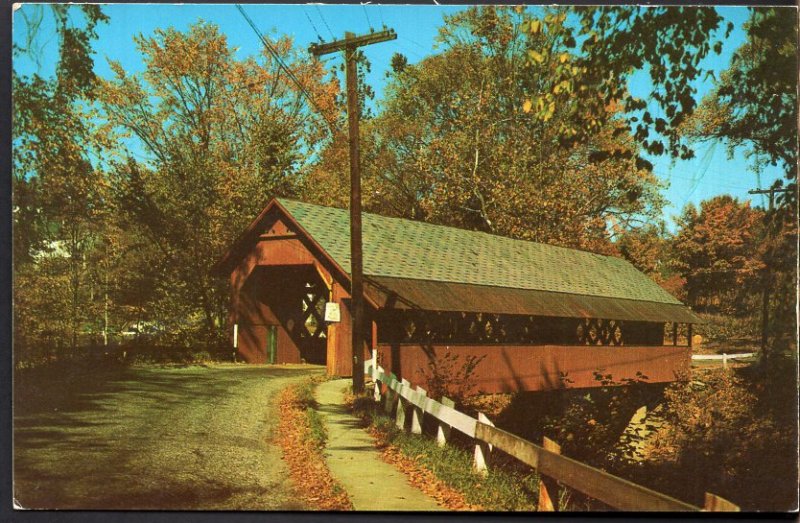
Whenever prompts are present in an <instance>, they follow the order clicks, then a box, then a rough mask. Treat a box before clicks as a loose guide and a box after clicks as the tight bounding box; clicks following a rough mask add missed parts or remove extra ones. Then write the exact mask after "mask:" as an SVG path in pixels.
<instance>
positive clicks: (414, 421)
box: [411, 385, 428, 434]
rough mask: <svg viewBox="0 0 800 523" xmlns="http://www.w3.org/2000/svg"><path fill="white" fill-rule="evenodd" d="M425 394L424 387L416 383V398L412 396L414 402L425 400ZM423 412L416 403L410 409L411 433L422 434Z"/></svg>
mask: <svg viewBox="0 0 800 523" xmlns="http://www.w3.org/2000/svg"><path fill="white" fill-rule="evenodd" d="M427 395H428V393H427V392H426V391H425V389H423V388H422V387H420V386H419V385H417V391H416V398H414V399H415V401H414V403H421V402H423V401H425V397H426V396H427ZM424 413H425V412H424V411H423V410H422V408H421V407H419V406H418V405H414V408H413V410H412V411H411V433H412V434H422V416H423V414H424Z"/></svg>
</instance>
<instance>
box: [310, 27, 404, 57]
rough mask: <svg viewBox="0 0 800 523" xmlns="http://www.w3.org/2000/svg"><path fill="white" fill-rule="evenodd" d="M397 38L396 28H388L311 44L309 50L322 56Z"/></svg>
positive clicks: (315, 54)
mask: <svg viewBox="0 0 800 523" xmlns="http://www.w3.org/2000/svg"><path fill="white" fill-rule="evenodd" d="M396 38H397V33H395V32H394V29H387V30H385V31H378V32H376V33H370V34H366V35H362V36H352V37H347V38H345V39H343V40H334V41H333V42H325V43H321V44H311V45H310V46H309V48H308V52H309V53H311V54H313V55H314V56H322V55H325V54H330V53H335V52H337V51H346V50H347V49H355V48H356V47H362V46H365V45H370V44H377V43H380V42H386V41H388V40H395V39H396Z"/></svg>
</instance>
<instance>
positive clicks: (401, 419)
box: [395, 378, 411, 430]
mask: <svg viewBox="0 0 800 523" xmlns="http://www.w3.org/2000/svg"><path fill="white" fill-rule="evenodd" d="M410 385H411V384H410V383H409V382H408V380H407V379H405V378H403V381H401V382H400V393H399V394H398V395H397V414H396V416H395V424H396V425H397V428H398V429H401V430H405V429H406V409H407V408H408V405H407V403H408V402H407V401H406V399H405V398H404V397H403V392H405V391H406V390H407V389H408V388H409V386H410Z"/></svg>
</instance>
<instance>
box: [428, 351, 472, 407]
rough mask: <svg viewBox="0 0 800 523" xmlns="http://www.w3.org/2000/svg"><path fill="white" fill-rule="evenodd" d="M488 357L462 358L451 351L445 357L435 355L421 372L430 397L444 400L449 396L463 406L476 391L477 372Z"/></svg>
mask: <svg viewBox="0 0 800 523" xmlns="http://www.w3.org/2000/svg"><path fill="white" fill-rule="evenodd" d="M485 357H486V356H480V357H478V356H465V357H464V361H463V362H462V361H461V356H460V355H458V354H453V353H452V352H450V351H447V352H445V353H444V354H443V355H438V354H435V353H434V354H433V356H432V357H431V359H430V365H429V366H428V367H427V368H420V369H419V371H420V372H421V373H422V374H423V376H424V377H425V380H426V382H427V387H428V389H427V392H428V396H430V397H431V398H442V397H443V396H447V397H448V398H450V399H451V400H453V401H454V402H455V403H456V404H457V405H462V404H464V402H465V401H466V399H467V398H468V397H470V396H471V395H473V394H474V393H475V391H476V385H475V381H474V379H473V377H474V374H475V370H476V369H477V367H478V365H479V364H480V363H481V361H483V359H484V358H485Z"/></svg>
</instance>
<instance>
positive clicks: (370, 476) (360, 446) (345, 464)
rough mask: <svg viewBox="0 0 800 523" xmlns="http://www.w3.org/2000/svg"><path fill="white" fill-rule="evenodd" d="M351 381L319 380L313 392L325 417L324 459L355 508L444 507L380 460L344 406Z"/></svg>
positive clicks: (368, 439)
mask: <svg viewBox="0 0 800 523" xmlns="http://www.w3.org/2000/svg"><path fill="white" fill-rule="evenodd" d="M349 383H350V380H332V381H326V382H324V383H321V384H320V385H319V386H318V387H317V389H316V392H315V396H316V400H317V403H318V404H319V411H320V413H321V414H322V415H323V416H324V417H325V424H326V427H327V429H328V443H327V445H326V448H325V454H326V457H325V459H326V462H327V464H328V468H329V469H330V471H331V473H332V474H333V475H334V477H335V478H336V479H337V480H339V482H340V483H341V484H342V486H343V487H344V489H345V490H346V491H347V494H348V495H349V497H350V501H351V502H352V503H353V508H354V509H355V510H398V511H400V510H402V511H407V510H410V511H431V510H444V509H442V508H441V507H439V505H437V504H436V501H434V499H433V498H431V497H430V496H428V495H427V494H425V493H423V492H422V491H420V490H419V489H417V488H415V487H413V486H411V485H410V484H409V483H408V481H407V479H406V477H405V475H403V473H402V472H400V471H399V470H397V469H396V468H395V467H394V466H392V465H390V464H388V463H386V462H384V461H383V460H382V459H381V456H380V451H379V450H378V449H377V448H375V443H374V441H373V439H372V436H370V435H369V434H368V433H367V432H366V431H365V430H364V429H363V428H361V426H360V424H359V421H358V419H356V418H355V417H354V416H353V415H352V414H350V412H348V410H347V408H346V407H345V406H344V389H345V387H347V385H348V384H349Z"/></svg>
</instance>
